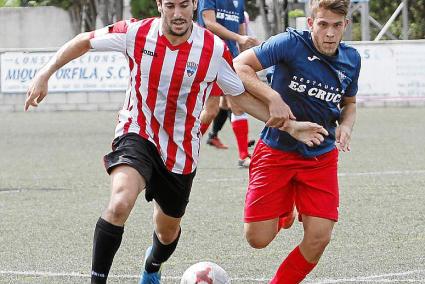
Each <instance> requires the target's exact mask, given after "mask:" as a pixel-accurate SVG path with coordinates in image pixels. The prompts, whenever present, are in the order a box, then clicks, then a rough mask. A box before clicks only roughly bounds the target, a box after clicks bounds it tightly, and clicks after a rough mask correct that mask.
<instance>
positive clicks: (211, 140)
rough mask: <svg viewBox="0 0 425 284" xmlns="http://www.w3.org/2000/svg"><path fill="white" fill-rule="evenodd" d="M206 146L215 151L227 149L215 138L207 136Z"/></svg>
mask: <svg viewBox="0 0 425 284" xmlns="http://www.w3.org/2000/svg"><path fill="white" fill-rule="evenodd" d="M207 144H208V145H211V146H213V147H216V148H217V149H229V147H228V146H227V145H224V144H223V143H222V142H221V141H220V139H219V138H218V137H217V136H211V135H209V136H208V139H207Z"/></svg>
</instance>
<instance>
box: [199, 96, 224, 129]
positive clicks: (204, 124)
mask: <svg viewBox="0 0 425 284" xmlns="http://www.w3.org/2000/svg"><path fill="white" fill-rule="evenodd" d="M219 104H220V97H219V96H210V97H208V99H207V102H206V103H205V107H204V109H203V110H202V112H201V117H200V119H201V133H202V135H204V134H205V132H207V130H208V127H209V126H210V124H211V122H212V121H213V120H214V118H215V117H216V116H217V114H218V112H219V109H220V107H219Z"/></svg>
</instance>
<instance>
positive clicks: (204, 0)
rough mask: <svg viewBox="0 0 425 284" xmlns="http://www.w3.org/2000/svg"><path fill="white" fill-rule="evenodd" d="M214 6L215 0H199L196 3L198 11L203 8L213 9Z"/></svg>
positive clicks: (203, 9)
mask: <svg viewBox="0 0 425 284" xmlns="http://www.w3.org/2000/svg"><path fill="white" fill-rule="evenodd" d="M215 7H216V6H215V0H200V1H199V3H198V9H199V12H200V13H202V11H205V10H214V11H215Z"/></svg>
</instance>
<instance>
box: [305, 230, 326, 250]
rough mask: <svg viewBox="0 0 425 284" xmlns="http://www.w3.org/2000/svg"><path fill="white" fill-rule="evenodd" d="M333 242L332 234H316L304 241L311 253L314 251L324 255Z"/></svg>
mask: <svg viewBox="0 0 425 284" xmlns="http://www.w3.org/2000/svg"><path fill="white" fill-rule="evenodd" d="M330 241H331V235H330V234H316V235H313V236H310V237H309V238H306V239H304V242H305V244H306V246H307V247H308V248H309V250H310V251H314V252H317V253H322V252H323V251H324V250H325V248H326V247H327V245H328V244H329V242H330Z"/></svg>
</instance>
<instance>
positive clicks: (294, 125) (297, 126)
mask: <svg viewBox="0 0 425 284" xmlns="http://www.w3.org/2000/svg"><path fill="white" fill-rule="evenodd" d="M279 129H280V130H283V131H286V132H288V133H289V135H291V136H292V137H293V138H295V139H296V140H298V141H300V142H302V143H304V144H306V145H307V146H309V147H313V146H317V145H320V143H322V142H323V140H325V136H328V135H329V133H328V131H327V130H326V129H325V128H324V127H323V126H321V125H319V124H317V123H313V122H308V121H294V120H288V121H287V122H286V123H285V126H283V127H281V128H279Z"/></svg>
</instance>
